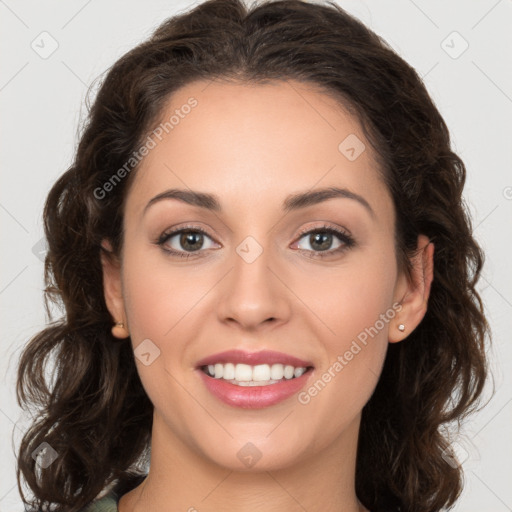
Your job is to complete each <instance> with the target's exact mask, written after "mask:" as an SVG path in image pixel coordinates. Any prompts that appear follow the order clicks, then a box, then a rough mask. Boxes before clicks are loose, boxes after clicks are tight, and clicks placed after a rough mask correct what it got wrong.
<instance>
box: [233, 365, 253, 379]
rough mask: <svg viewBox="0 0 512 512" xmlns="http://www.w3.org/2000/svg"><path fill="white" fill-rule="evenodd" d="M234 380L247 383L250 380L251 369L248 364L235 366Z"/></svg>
mask: <svg viewBox="0 0 512 512" xmlns="http://www.w3.org/2000/svg"><path fill="white" fill-rule="evenodd" d="M235 380H238V381H244V382H249V381H250V380H252V368H251V367H250V366H249V365H248V364H237V365H236V366H235Z"/></svg>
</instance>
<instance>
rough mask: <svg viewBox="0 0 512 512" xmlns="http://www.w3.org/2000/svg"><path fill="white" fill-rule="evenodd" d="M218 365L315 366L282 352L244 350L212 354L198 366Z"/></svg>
mask: <svg viewBox="0 0 512 512" xmlns="http://www.w3.org/2000/svg"><path fill="white" fill-rule="evenodd" d="M216 363H221V364H225V363H233V364H238V363H240V364H248V365H251V366H254V365H258V364H268V365H271V364H283V365H290V366H294V367H295V368H301V367H304V368H307V367H308V366H313V365H312V363H311V362H308V361H304V360H303V359H299V358H298V357H295V356H291V355H289V354H283V353H282V352H275V351H274V350H262V351H260V352H246V351H244V350H226V351H225V352H219V353H217V354H212V355H211V356H208V357H205V358H204V359H201V360H200V361H199V362H198V363H197V366H198V368H199V367H201V366H208V365H210V364H216Z"/></svg>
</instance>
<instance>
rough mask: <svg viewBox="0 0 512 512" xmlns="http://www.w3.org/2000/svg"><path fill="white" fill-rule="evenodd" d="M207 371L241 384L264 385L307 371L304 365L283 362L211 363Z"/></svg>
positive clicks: (214, 375) (218, 377)
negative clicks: (252, 364)
mask: <svg viewBox="0 0 512 512" xmlns="http://www.w3.org/2000/svg"><path fill="white" fill-rule="evenodd" d="M207 368H208V369H207V373H208V374H209V375H210V376H211V377H214V378H216V379H224V380H228V381H231V382H232V383H233V384H238V385H240V386H264V385H267V384H275V383H277V382H279V381H281V380H282V379H283V378H284V379H287V380H289V379H293V378H294V377H300V376H301V375H303V374H304V373H305V372H306V368H304V367H297V368H295V367H293V366H291V365H282V364H273V365H268V364H258V365H255V366H251V365H248V364H241V363H239V364H237V365H234V364H233V363H226V364H222V363H217V364H215V365H213V364H209V365H208V367H207Z"/></svg>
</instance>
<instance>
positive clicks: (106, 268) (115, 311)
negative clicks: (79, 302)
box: [100, 239, 129, 338]
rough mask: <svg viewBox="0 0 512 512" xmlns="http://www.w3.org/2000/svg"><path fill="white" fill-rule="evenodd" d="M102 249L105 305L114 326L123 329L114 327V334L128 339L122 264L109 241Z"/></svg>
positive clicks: (105, 242)
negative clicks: (122, 284)
mask: <svg viewBox="0 0 512 512" xmlns="http://www.w3.org/2000/svg"><path fill="white" fill-rule="evenodd" d="M101 247H102V249H100V258H101V266H102V268H103V293H104V295H105V303H106V305H107V308H108V310H109V311H110V314H111V315H112V318H113V322H112V323H113V324H116V323H117V322H121V323H122V324H124V326H123V327H121V326H117V327H113V329H112V334H113V335H114V336H115V337H116V338H127V337H128V336H129V331H128V328H127V326H126V313H125V309H124V299H123V291H122V286H121V263H120V261H119V259H118V258H117V257H116V255H115V254H114V253H113V251H112V245H111V244H110V242H109V241H108V240H106V239H105V240H103V241H102V243H101Z"/></svg>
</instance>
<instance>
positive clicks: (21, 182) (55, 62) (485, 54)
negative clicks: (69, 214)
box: [0, 0, 512, 512]
mask: <svg viewBox="0 0 512 512" xmlns="http://www.w3.org/2000/svg"><path fill="white" fill-rule="evenodd" d="M338 3H339V4H340V5H341V6H342V7H344V8H345V9H347V10H348V11H349V12H351V13H353V14H354V15H356V16H357V17H359V18H360V19H361V20H363V21H364V22H365V23H366V24H367V25H368V26H369V27H370V28H372V29H373V30H374V31H376V32H377V33H378V34H379V35H381V36H383V37H384V38H385V39H386V40H387V41H388V42H389V43H390V44H391V45H392V46H393V48H394V49H395V50H396V51H397V52H398V53H399V54H400V55H401V56H402V57H403V58H404V59H405V60H407V61H408V62H409V63H410V64H411V65H412V66H414V67H415V68H416V69H417V70H418V72H419V73H420V75H421V76H423V78H424V80H425V82H426V85H427V87H428V89H429V91H430V93H431V95H432V97H433V99H434V101H435V102H436V104H437V106H438V108H439V109H440V111H441V113H442V115H443V116H444V118H445V120H446V122H447V124H448V127H449V129H450V131H451V134H452V139H453V146H454V149H455V150H456V151H457V152H458V153H459V155H461V157H462V158H463V160H464V161H465V164H466V166H467V170H468V180H467V185H466V189H465V197H466V200H467V202H468V205H469V208H470V211H471V214H472V215H473V219H474V232H475V235H476V237H477V239H478V240H479V242H480V243H481V244H482V246H483V248H484V250H485V251H486V254H487V262H486V266H485V270H484V274H483V279H482V280H481V284H480V290H481V292H482V296H483V299H484V301H485V306H486V308H487V311H488V316H489V320H490V322H491V326H492V329H493V337H494V344H493V347H492V351H491V365H492V369H493V372H494V376H495V382H496V394H495V396H494V398H493V399H492V401H491V402H490V403H489V405H488V406H487V408H485V409H484V410H483V411H481V412H479V413H478V414H477V415H475V416H473V417H472V418H471V420H470V421H469V422H467V423H466V425H465V427H464V428H463V430H462V435H461V437H460V438H459V439H458V441H457V442H458V444H459V447H458V448H457V449H458V450H459V451H461V450H463V451H462V452H461V453H462V454H463V456H465V457H467V458H466V460H465V462H464V464H463V466H464V469H465V475H466V476H465V479H466V485H465V490H464V493H463V495H462V498H461V499H460V501H459V503H458V505H457V506H456V507H455V509H454V510H456V511H464V512H477V511H478V512H481V511H482V510H485V511H486V512H494V511H495V512H503V511H509V510H512V486H511V485H510V482H512V479H511V478H512V439H511V438H512V428H511V425H512V421H511V420H512V386H511V381H512V379H511V375H512V372H511V361H512V343H511V336H510V332H511V330H512V272H511V270H510V267H511V265H510V255H511V253H512V243H511V233H512V231H511V220H512V172H511V168H512V166H511V163H512V162H511V161H512V155H511V149H510V148H511V136H512V68H511V65H510V62H511V58H510V56H511V50H512V1H511V0H499V1H497V0H485V1H478V2H467V1H464V0H457V1H449V2H447V1H443V0H436V1H426V0H414V1H413V0H398V1H395V2H391V1H382V0H372V1H366V2H362V1H355V0H354V1H343V0H338ZM196 4H197V2H191V1H186V0H183V1H172V2H171V1H164V0H151V1H145V2H142V1H140V2H135V1H133V0H132V1H121V0H109V1H108V2H107V1H104V2H99V1H98V0H88V1H87V0H86V1H83V0H81V1H69V2H56V1H46V2H44V3H42V2H37V1H35V0H29V1H27V2H23V3H21V2H16V1H15V0H0V41H1V44H2V49H3V52H2V63H1V67H0V102H1V103H0V105H1V109H2V123H1V126H0V130H1V140H2V145H1V157H0V158H1V159H0V161H1V164H2V174H1V188H0V226H1V245H2V252H1V254H2V264H1V275H0V308H1V315H2V323H1V325H2V337H1V345H0V356H1V357H0V375H1V377H2V380H1V383H0V390H1V391H0V392H1V405H0V432H1V437H0V439H1V440H2V442H1V444H0V450H1V452H0V460H1V467H0V474H1V477H0V511H1V512H11V511H21V510H23V507H22V504H21V500H20V498H19V495H18V492H17V488H16V482H15V470H14V468H15V457H14V452H13V450H14V447H15V446H17V443H18V441H19V439H20V438H21V435H22V433H23V431H24V429H25V428H26V425H27V415H26V414H24V413H23V412H22V411H21V410H20V409H19V407H18V406H17V404H16V401H15V396H14V382H15V374H16V363H17V361H18V357H19V355H20V351H21V349H22V347H23V345H24V343H26V341H27V340H28V339H29V337H30V336H32V335H33V334H35V333H36V332H38V331H39V330H41V329H42V328H43V327H44V325H45V315H44V309H43V302H42V286H43V280H42V272H43V263H42V261H41V254H42V253H41V248H40V247H39V246H38V245H37V244H38V242H39V241H40V240H41V237H42V234H43V231H42V221H41V213H42V207H43V203H44V200H45V197H46V194H47V192H48V190H49V188H50V186H51V185H52V184H53V183H54V182H55V180H56V179H57V177H58V176H59V175H60V174H62V173H63V172H64V171H65V170H66V169H67V167H68V166H69V165H70V163H71V160H72V155H73V152H74V150H75V148H76V142H77V136H76V135H77V129H78V126H79V122H80V119H81V116H83V115H84V113H85V107H84V106H83V105H84V98H85V93H86V90H87V86H88V85H90V84H91V82H92V80H93V79H94V78H95V77H97V76H98V75H99V74H101V73H103V72H104V71H105V70H106V69H107V68H108V67H109V66H110V65H112V64H113V63H114V61H115V60H117V59H118V58H119V57H120V56H121V55H122V54H124V53H125V52H126V51H128V50H129V49H131V48H132V47H133V46H135V45H136V44H137V43H139V42H141V41H142V40H143V39H145V38H146V37H147V36H149V35H150V33H151V32H152V30H153V29H154V28H155V27H156V26H157V25H158V24H159V23H160V22H161V21H163V20H164V19H165V18H167V17H169V16H171V15H173V14H175V13H176V12H178V11H182V10H185V9H188V8H189V7H190V6H192V5H196ZM44 31H47V32H48V33H49V34H50V36H47V35H40V34H41V33H42V32H44ZM454 31H456V32H458V33H459V34H460V36H461V37H459V36H458V35H457V34H455V35H454V34H453V32H454ZM52 40H55V41H56V43H57V44H58V48H57V50H56V51H55V52H54V53H53V54H51V55H50V56H46V55H43V56H45V57H47V58H42V57H41V56H40V54H41V53H43V52H45V51H46V52H48V51H49V50H50V49H51V45H52V44H55V43H52ZM443 41H444V42H443ZM31 44H32V45H33V46H34V47H36V48H38V52H39V53H37V52H36V51H35V50H34V49H33V48H32V47H31ZM466 44H468V45H469V46H468V48H467V49H466V50H465V51H464V52H463V53H461V54H460V55H459V53H460V52H461V51H462V50H463V49H464V47H465V45H466ZM34 246H35V247H36V248H35V249H34ZM488 391H489V388H488Z"/></svg>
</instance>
